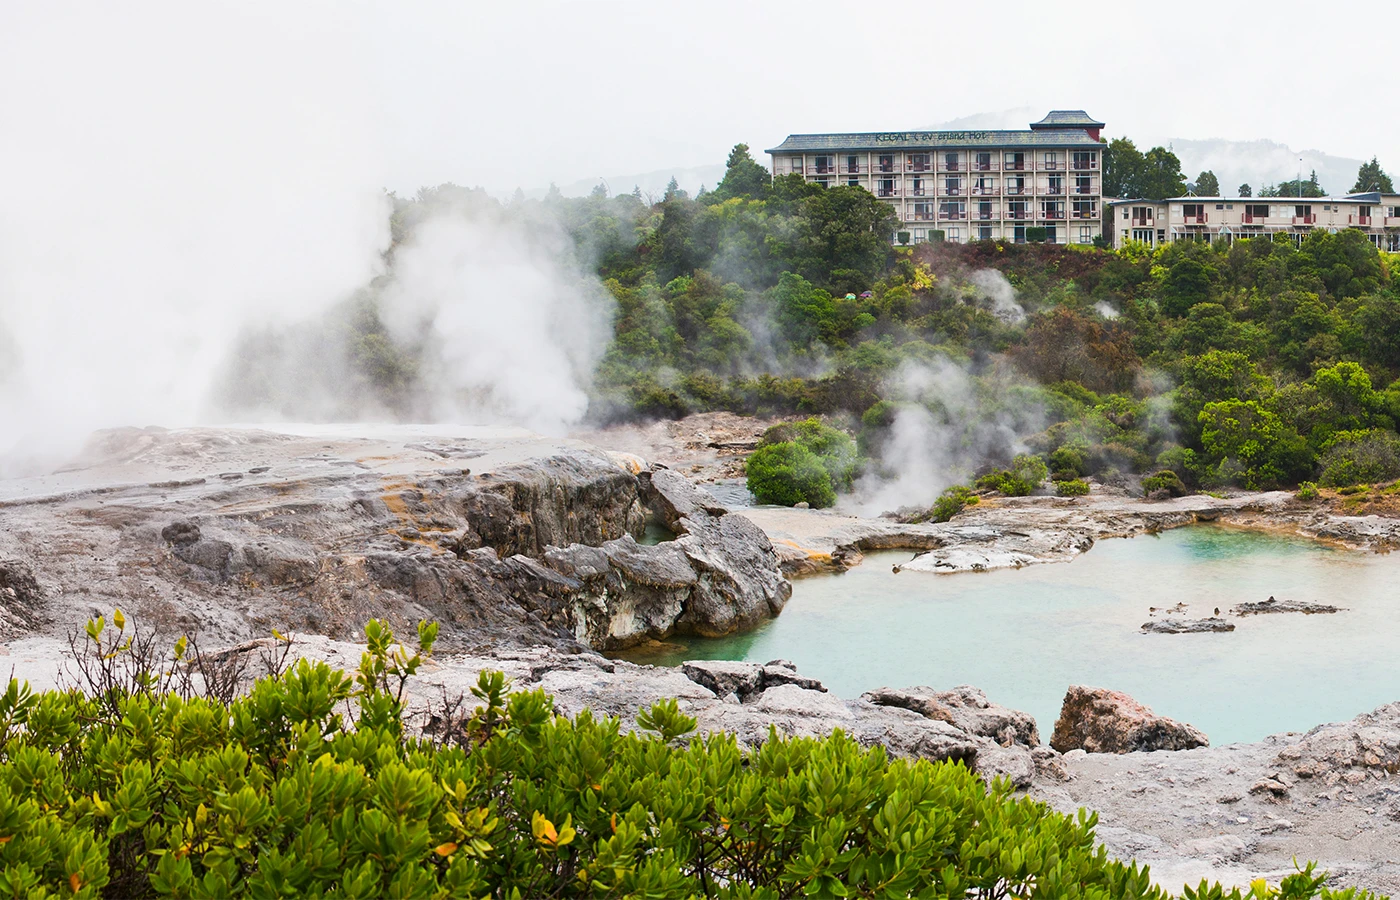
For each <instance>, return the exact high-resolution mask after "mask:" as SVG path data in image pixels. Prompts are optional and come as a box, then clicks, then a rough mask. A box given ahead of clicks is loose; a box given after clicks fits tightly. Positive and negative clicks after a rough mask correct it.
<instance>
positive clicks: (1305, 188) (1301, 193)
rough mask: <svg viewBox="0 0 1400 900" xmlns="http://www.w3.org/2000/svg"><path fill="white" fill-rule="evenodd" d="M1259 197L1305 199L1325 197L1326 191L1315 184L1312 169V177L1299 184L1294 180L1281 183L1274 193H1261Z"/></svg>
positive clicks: (1315, 177) (1314, 171)
mask: <svg viewBox="0 0 1400 900" xmlns="http://www.w3.org/2000/svg"><path fill="white" fill-rule="evenodd" d="M1259 196H1261V197H1264V196H1269V197H1278V198H1280V199H1282V198H1284V197H1302V198H1304V199H1307V198H1309V197H1326V196H1327V190H1326V188H1324V187H1323V186H1322V185H1320V184H1318V183H1317V170H1316V169H1314V170H1313V172H1312V175H1311V176H1309V177H1308V178H1307V179H1305V180H1303V181H1301V182H1300V181H1298V179H1296V178H1295V179H1293V180H1292V181H1283V182H1280V183H1279V185H1278V187H1276V188H1275V189H1274V193H1272V194H1262V193H1261V194H1260V195H1259Z"/></svg>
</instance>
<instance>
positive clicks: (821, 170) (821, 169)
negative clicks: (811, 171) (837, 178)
mask: <svg viewBox="0 0 1400 900" xmlns="http://www.w3.org/2000/svg"><path fill="white" fill-rule="evenodd" d="M816 170H817V174H818V175H831V174H833V173H834V172H835V171H836V167H835V166H817V167H816Z"/></svg>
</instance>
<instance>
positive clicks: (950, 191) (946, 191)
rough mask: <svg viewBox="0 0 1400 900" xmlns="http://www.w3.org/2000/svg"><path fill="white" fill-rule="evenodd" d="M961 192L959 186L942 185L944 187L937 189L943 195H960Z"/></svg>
mask: <svg viewBox="0 0 1400 900" xmlns="http://www.w3.org/2000/svg"><path fill="white" fill-rule="evenodd" d="M962 192H963V189H962V188H960V187H953V188H950V187H944V188H940V189H939V191H938V193H940V194H942V195H944V196H945V197H961V196H962Z"/></svg>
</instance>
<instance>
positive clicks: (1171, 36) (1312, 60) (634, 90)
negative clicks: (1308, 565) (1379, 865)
mask: <svg viewBox="0 0 1400 900" xmlns="http://www.w3.org/2000/svg"><path fill="white" fill-rule="evenodd" d="M113 8H115V9H119V10H120V11H121V14H120V15H113V14H112V12H111V10H112V9H113ZM235 8H237V9H238V10H239V11H238V12H236V13H235V12H233V10H234V9H235ZM1384 8H1385V6H1384V4H1365V5H1363V4H1360V3H1354V4H1352V3H1330V4H1327V5H1326V6H1325V7H1319V6H1317V5H1316V4H1310V3H1309V4H1305V3H1289V2H1276V3H1271V4H1268V5H1266V6H1259V5H1256V4H1249V5H1245V4H1215V5H1211V6H1209V7H1179V6H1178V7H1172V6H1164V5H1161V4H1150V5H1149V4H1133V5H1130V4H1115V5H1103V4H1093V5H1089V6H1083V7H1081V8H1080V9H1079V11H1078V12H1075V13H1071V12H1070V11H1069V9H1068V7H1063V6H1058V5H1055V4H1051V5H1049V6H1047V5H1046V4H1044V3H1021V2H1014V0H1008V2H999V3H997V4H995V5H988V6H986V7H979V6H978V5H977V4H973V3H967V2H958V3H941V2H929V0H925V2H919V3H902V2H894V0H889V2H882V3H879V4H854V5H853V4H851V3H849V2H841V3H830V2H822V0H803V2H797V3H753V2H713V0H712V2H705V3H665V2H655V0H651V2H636V3H634V2H573V3H562V2H553V3H541V2H519V0H511V2H481V0H468V2H462V0H407V2H405V0H394V2H348V3H327V2H303V3H293V4H273V3H267V4H261V5H259V4H237V5H236V6H235V5H234V4H214V3H189V4H172V3H159V4H151V3H146V2H140V0H133V2H128V3H122V4H72V3H63V2H53V3H42V4H39V3H36V4H20V3H14V4H5V8H4V9H3V10H0V57H9V58H10V59H11V64H10V65H9V66H8V67H7V68H6V70H5V76H6V83H5V90H6V91H7V92H14V91H19V92H30V91H38V92H40V93H41V95H43V98H44V102H46V103H50V104H54V105H55V106H62V105H63V104H65V103H69V102H70V101H71V100H72V99H73V98H72V97H70V96H68V95H67V93H66V92H72V91H78V92H82V91H86V90H89V89H90V88H96V89H97V90H99V91H100V90H102V89H103V87H102V85H103V83H104V82H115V83H116V84H122V83H123V82H124V81H125V80H126V75H125V73H122V72H120V71H117V70H120V69H123V68H132V69H135V70H148V73H149V71H151V70H162V71H160V79H161V80H160V81H143V82H142V83H141V85H140V86H141V89H142V90H146V91H150V92H152V103H151V104H150V106H149V108H151V109H156V110H161V109H162V108H163V107H164V106H165V105H166V103H165V99H164V98H161V97H160V96H158V95H159V94H161V93H163V92H168V91H171V90H174V91H177V92H179V91H199V90H201V89H202V84H201V79H202V78H204V77H206V76H207V75H208V71H209V68H210V60H216V61H217V60H223V61H224V62H225V63H227V65H226V66H225V67H224V69H223V70H221V74H220V84H218V85H215V89H213V90H211V91H210V92H209V94H210V96H209V98H208V101H207V102H208V103H209V104H211V105H213V106H214V109H221V110H222V111H225V112H226V113H227V115H228V116H230V117H232V118H234V119H236V120H237V119H247V120H248V123H249V127H250V128H253V129H261V128H265V127H283V126H285V124H286V123H283V122H280V121H274V122H271V123H269V122H266V121H263V119H262V117H261V116H260V113H259V109H258V107H259V102H258V101H259V99H260V97H261V95H262V94H263V93H265V92H266V91H269V90H277V87H276V83H275V81H274V80H273V79H269V78H266V77H260V76H259V75H258V74H257V73H258V70H260V69H261V70H264V71H271V72H274V73H276V74H277V75H278V76H279V77H283V76H285V77H290V78H292V79H301V80H303V81H304V82H306V83H304V84H299V85H293V86H291V90H292V92H293V93H296V94H299V95H306V96H307V97H308V100H307V103H306V105H305V107H304V112H305V115H306V117H307V121H306V122H303V123H299V124H298V126H297V127H324V128H325V129H328V130H329V133H331V134H332V136H333V137H334V138H335V139H337V140H343V141H346V142H350V141H354V142H356V143H360V144H362V146H359V147H356V148H354V149H353V151H350V152H354V153H356V154H357V155H365V154H366V153H371V154H373V157H374V159H375V161H376V165H377V166H378V167H379V169H380V170H381V171H380V178H381V180H382V182H383V184H384V185H385V186H388V187H390V188H393V189H396V190H400V191H412V190H413V189H415V188H416V187H418V186H419V185H422V184H436V183H439V182H443V181H454V182H457V183H460V184H465V185H483V186H486V187H489V188H492V189H496V190H509V189H512V188H514V187H516V186H522V187H525V188H527V189H528V188H534V187H542V186H544V185H546V184H548V183H549V182H550V181H556V182H559V183H561V184H563V183H568V182H572V181H577V180H580V179H590V178H594V177H597V176H605V175H608V174H618V173H639V172H647V171H652V170H655V169H661V168H666V167H686V166H700V165H713V164H715V163H717V162H721V161H722V160H723V158H724V155H725V154H726V152H727V151H728V149H729V147H730V146H732V145H733V144H734V143H735V142H737V141H745V142H747V143H749V144H751V145H753V146H754V147H755V149H756V150H758V149H762V148H763V147H767V146H772V145H773V144H775V143H777V142H778V141H780V140H781V139H782V138H783V137H784V136H785V135H787V134H788V133H789V132H804V131H823V130H834V131H856V130H885V129H903V128H917V127H928V126H930V125H934V124H938V123H943V122H947V121H949V120H953V119H957V118H959V117H963V116H968V115H973V114H977V113H995V112H999V111H1003V110H1011V109H1020V108H1022V107H1030V108H1034V109H1038V110H1048V109H1050V108H1052V107H1067V108H1081V107H1082V108H1084V109H1086V110H1088V111H1089V112H1090V113H1091V114H1093V115H1094V116H1097V117H1098V118H1100V119H1101V120H1103V121H1105V122H1107V123H1108V131H1109V133H1110V134H1111V135H1119V134H1127V135H1129V136H1132V137H1134V138H1136V139H1138V140H1139V142H1142V141H1143V140H1150V139H1153V138H1165V137H1168V136H1175V137H1178V138H1191V137H1200V138H1205V137H1226V138H1232V139H1252V138H1260V137H1267V138H1272V139H1274V140H1277V141H1281V142H1284V143H1287V144H1290V145H1291V146H1293V147H1294V148H1295V149H1299V150H1301V149H1305V148H1315V149H1319V150H1324V151H1326V152H1328V153H1331V154H1336V155H1341V156H1350V157H1364V158H1369V157H1370V156H1372V155H1373V154H1379V155H1380V157H1381V161H1382V163H1383V164H1386V165H1388V166H1390V167H1394V168H1400V119H1398V118H1397V117H1396V116H1394V115H1393V111H1392V110H1391V109H1390V104H1389V103H1387V102H1386V101H1385V100H1384V99H1383V97H1384V92H1383V87H1384V85H1385V84H1387V83H1388V81H1389V78H1390V72H1391V70H1392V68H1393V63H1392V62H1391V61H1390V60H1387V59H1385V58H1384V57H1383V55H1382V54H1381V53H1380V52H1379V48H1377V47H1375V46H1372V45H1373V44H1374V41H1368V39H1367V37H1366V34H1367V32H1366V28H1365V23H1366V22H1368V21H1372V22H1374V23H1375V24H1377V25H1379V24H1381V23H1380V22H1379V21H1378V18H1386V16H1387V14H1385V13H1383V9H1384ZM177 11H178V12H177ZM1052 12H1053V14H1051V13H1052ZM1324 17H1325V20H1324ZM230 19H238V20H239V25H238V27H229V20H230ZM99 42H100V43H101V44H102V47H100V48H95V47H94V45H95V44H96V43H99ZM318 45H319V46H318ZM16 54H17V55H18V62H16V61H15V60H16ZM298 55H301V56H302V57H304V59H305V60H307V61H309V64H307V65H305V66H298V65H297V64H296V59H297V57H298ZM326 60H330V62H329V63H328V64H327V63H326V62H325V61H326ZM240 67H241V68H246V69H247V70H248V71H249V73H250V76H251V77H250V78H249V79H248V83H247V84H246V86H244V90H243V94H242V95H241V96H240V95H239V93H238V91H237V90H231V89H230V88H229V85H228V84H227V83H225V82H224V77H225V76H226V75H227V74H228V72H229V71H235V72H236V71H237V69H238V68H240ZM54 74H57V75H58V76H59V77H58V80H57V83H54V79H53V77H52V76H53V75H54ZM332 81H333V82H334V83H328V82H332ZM1251 82H1252V84H1251ZM1368 83H1369V84H1371V85H1374V86H1375V88H1374V89H1368V88H1367V86H1366V85H1367V84H1368ZM308 85H309V87H308ZM318 92H319V93H324V94H327V95H328V99H327V101H326V103H324V104H318V103H316V101H315V95H316V94H317V93H318ZM139 100H140V98H139V97H137V98H132V99H130V100H128V102H129V103H131V104H132V105H134V106H136V107H138V108H139V107H140V103H139ZM0 103H3V100H0ZM218 104H223V105H224V106H223V107H222V108H221V107H219V106H218ZM82 105H83V104H82V103H79V104H78V106H79V108H81V107H82ZM273 108H274V109H277V111H278V114H279V115H280V114H281V109H280V107H279V106H278V105H277V104H273ZM325 108H330V109H332V110H333V112H334V115H331V116H327V115H326V114H325ZM318 119H324V122H319V123H318V121H317V120H318ZM1011 124H1020V123H1011ZM90 125H91V128H92V132H93V133H92V134H90V135H89V137H90V138H91V140H92V145H93V146H94V147H102V146H103V145H104V135H103V134H102V133H101V128H102V126H103V125H104V123H103V122H101V121H100V120H99V121H94V122H91V123H90ZM10 136H11V137H14V136H15V135H14V134H13V133H12V134H11V135H10ZM126 136H127V135H125V134H123V133H121V132H119V131H118V132H113V133H112V135H111V137H112V139H113V140H117V141H119V140H120V139H121V138H123V137H126ZM53 137H54V136H53V135H44V134H33V133H29V134H23V135H20V136H19V138H20V140H25V141H34V142H38V143H40V144H42V143H43V142H44V141H46V140H50V139H51V138H53ZM115 149H116V150H117V151H118V152H125V151H126V149H127V148H122V147H117V148H115ZM1391 157H1396V158H1395V159H1391ZM11 174H16V173H11ZM18 174H20V176H21V177H23V176H22V173H18ZM614 187H615V188H619V186H614ZM620 189H622V190H625V189H627V186H620Z"/></svg>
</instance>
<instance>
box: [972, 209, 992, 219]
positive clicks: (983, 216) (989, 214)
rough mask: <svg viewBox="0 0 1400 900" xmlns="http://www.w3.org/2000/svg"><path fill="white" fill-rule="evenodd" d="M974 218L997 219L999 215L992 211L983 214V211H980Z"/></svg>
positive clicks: (974, 214)
mask: <svg viewBox="0 0 1400 900" xmlns="http://www.w3.org/2000/svg"><path fill="white" fill-rule="evenodd" d="M972 217H973V218H974V219H995V218H996V217H997V214H996V213H994V212H990V211H988V212H982V211H981V210H978V211H977V212H975V213H973V214H972Z"/></svg>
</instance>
